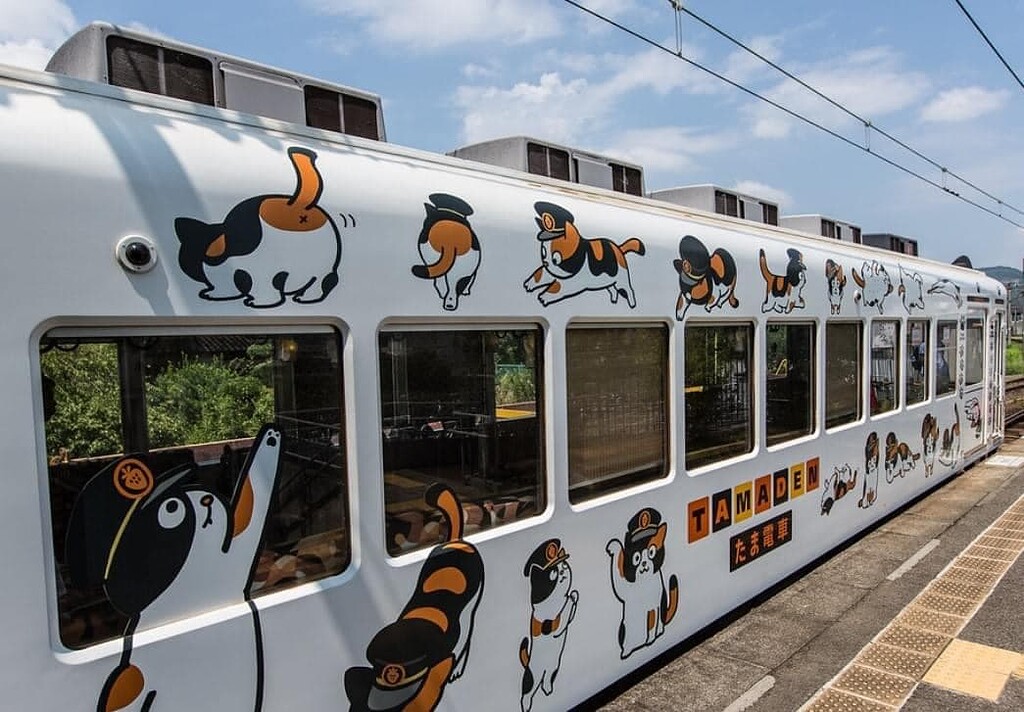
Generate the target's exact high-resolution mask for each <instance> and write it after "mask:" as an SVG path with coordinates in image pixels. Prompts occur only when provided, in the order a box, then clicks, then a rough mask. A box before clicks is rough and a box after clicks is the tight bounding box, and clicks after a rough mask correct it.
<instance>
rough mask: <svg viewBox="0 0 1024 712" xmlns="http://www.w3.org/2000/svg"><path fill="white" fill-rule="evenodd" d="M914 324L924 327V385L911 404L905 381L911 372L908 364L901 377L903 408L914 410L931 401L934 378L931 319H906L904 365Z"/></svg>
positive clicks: (908, 354)
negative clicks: (918, 396)
mask: <svg viewBox="0 0 1024 712" xmlns="http://www.w3.org/2000/svg"><path fill="white" fill-rule="evenodd" d="M914 324H922V325H924V344H925V354H924V384H923V386H922V389H923V393H922V394H921V399H920V400H916V401H913V402H911V400H910V388H909V385H908V380H907V379H908V377H909V376H910V371H911V370H910V368H909V364H906V366H905V367H906V373H905V374H904V376H903V403H904V407H906V408H916V407H917V406H919V405H921V404H923V403H928V402H929V401H930V400H931V399H932V381H933V380H934V379H933V376H934V374H933V370H934V368H933V367H934V365H935V357H934V355H933V353H932V351H933V348H934V344H933V343H932V320H931V319H928V318H908V319H907V321H906V328H905V334H904V337H903V345H904V348H905V349H908V350H907V351H906V352H905V353H904V362H905V363H906V361H907V360H908V359H909V357H910V352H909V346H910V345H909V343H907V341H908V340H909V339H910V335H911V333H912V329H911V327H912V325H914Z"/></svg>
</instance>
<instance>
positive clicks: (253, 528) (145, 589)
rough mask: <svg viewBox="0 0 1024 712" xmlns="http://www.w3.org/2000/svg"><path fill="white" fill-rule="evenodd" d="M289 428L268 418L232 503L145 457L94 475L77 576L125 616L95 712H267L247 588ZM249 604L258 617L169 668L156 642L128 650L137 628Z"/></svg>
mask: <svg viewBox="0 0 1024 712" xmlns="http://www.w3.org/2000/svg"><path fill="white" fill-rule="evenodd" d="M282 449H283V443H282V434H281V432H280V431H279V430H278V429H277V428H275V427H273V426H269V425H268V426H264V427H263V429H262V430H260V432H259V434H258V435H257V436H256V439H255V440H254V445H253V447H252V448H251V449H250V451H249V454H248V457H247V459H246V461H245V464H244V465H243V466H242V470H241V473H240V475H239V478H238V481H237V482H236V484H235V487H234V494H233V495H232V497H231V501H230V502H225V501H223V500H222V499H221V498H220V497H219V496H217V495H216V494H214V493H212V492H209V491H207V490H206V489H205V488H204V487H203V485H201V484H199V483H198V481H197V478H196V474H197V472H196V468H195V466H185V467H179V468H176V469H173V470H171V471H169V472H165V473H162V474H161V475H160V476H159V477H155V476H154V475H153V472H152V470H151V469H150V467H149V465H148V464H147V462H146V460H147V458H146V457H145V456H132V457H122V458H121V459H119V460H117V461H116V462H115V463H114V464H113V465H111V466H110V467H108V468H106V469H104V470H102V471H101V472H99V473H98V474H97V475H96V476H95V477H93V478H92V479H91V480H89V481H88V482H87V483H86V484H85V487H84V488H83V489H82V492H81V493H80V494H79V496H78V498H77V500H76V501H75V505H74V508H73V510H72V513H71V519H70V520H69V528H68V534H67V544H66V550H67V561H68V564H69V566H70V572H71V576H72V579H73V580H74V581H75V582H76V584H77V585H79V586H82V587H97V586H102V588H103V592H104V593H105V594H106V596H107V599H108V600H109V601H110V603H111V605H113V606H114V608H116V609H117V610H119V611H120V612H122V613H123V614H125V615H126V616H128V624H127V627H126V629H125V632H124V638H123V639H122V649H121V658H120V660H119V662H118V664H117V666H116V667H115V668H114V670H113V671H112V672H111V673H110V674H109V676H108V677H107V680H106V682H105V683H104V685H103V687H102V689H101V691H100V694H99V699H98V701H97V704H96V709H97V710H99V712H113V711H114V710H120V709H124V708H126V707H128V706H133V707H134V708H141V709H142V710H154V711H157V710H188V709H195V710H198V709H209V707H210V705H211V704H216V706H217V709H222V710H238V711H239V712H242V711H244V710H256V711H258V710H260V708H261V705H262V698H263V687H262V685H263V640H262V635H261V632H260V631H261V628H260V621H259V613H258V611H257V609H256V607H255V606H254V605H253V604H252V602H251V601H249V590H248V589H249V586H250V583H251V581H252V575H253V570H254V569H255V566H256V558H257V553H258V549H259V543H260V540H261V538H262V536H263V525H264V522H265V521H266V517H267V509H268V507H269V505H270V502H271V500H272V498H273V493H274V488H275V485H276V481H277V475H278V467H279V464H280V455H281V452H282ZM243 602H248V605H249V610H250V617H251V619H252V625H251V626H249V627H248V629H247V630H246V628H245V627H232V628H228V629H226V630H225V631H222V632H220V633H219V634H218V635H216V636H206V637H205V638H204V643H203V647H202V648H201V649H197V650H195V651H194V652H193V654H192V655H185V656H182V657H181V658H180V659H179V660H178V661H176V662H175V665H174V670H173V671H170V670H167V668H166V665H167V660H166V659H164V657H162V656H161V655H160V651H154V647H156V648H159V647H160V646H143V647H141V648H138V649H135V648H134V647H133V641H134V635H135V632H136V631H137V630H140V629H146V628H152V627H154V626H157V625H161V624H164V623H168V622H171V621H175V620H181V619H184V618H187V617H189V616H194V615H196V613H197V612H201V611H205V610H213V609H216V608H221V607H224V606H228V605H232V604H236V603H243Z"/></svg>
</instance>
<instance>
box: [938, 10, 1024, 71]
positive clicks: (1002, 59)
mask: <svg viewBox="0 0 1024 712" xmlns="http://www.w3.org/2000/svg"><path fill="white" fill-rule="evenodd" d="M953 1H954V2H955V3H956V4H957V5H958V6H959V7H960V10H961V11H962V12H963V13H964V15H966V16H967V19H968V20H970V21H971V24H972V25H974V29H976V30H977V31H978V34H979V35H981V37H982V39H984V40H985V42H987V43H988V46H989V47H990V48H991V49H992V51H993V52H995V53H996V56H997V57H999V61H1000V62H1002V63H1003V66H1004V67H1006V71H1008V72H1009V73H1010V74H1012V75H1013V78H1014V79H1016V80H1017V83H1018V84H1020V88H1021V89H1024V82H1022V81H1021V79H1020V77H1019V76H1017V72H1015V71H1013V67H1011V66H1010V63H1009V62H1007V61H1006V59H1005V58H1004V57H1003V55H1002V53H1001V52H1000V51H999V50H998V49H996V46H995V45H994V44H992V40H990V39H989V38H988V35H986V34H985V30H983V29H981V27H980V26H979V25H978V23H977V22H975V21H974V18H973V17H971V13H969V12H967V8H966V7H964V4H963V3H962V2H960V0H953Z"/></svg>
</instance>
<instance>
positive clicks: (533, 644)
mask: <svg viewBox="0 0 1024 712" xmlns="http://www.w3.org/2000/svg"><path fill="white" fill-rule="evenodd" d="M568 558H569V555H568V554H567V553H565V549H563V548H562V543H561V542H560V541H559V540H558V539H548V540H547V541H545V542H544V543H543V544H541V545H540V546H538V547H537V548H536V549H534V551H533V553H532V554H531V555H530V558H529V559H527V561H526V567H525V568H524V569H523V576H526V577H527V578H528V579H530V605H531V606H532V615H531V616H530V635H529V636H528V637H525V638H523V640H522V642H521V643H520V644H519V662H521V663H522V665H523V688H522V691H523V696H522V700H521V701H520V706H521V707H522V710H523V712H530V708H531V707H533V697H534V695H536V694H537V690H543V691H544V694H545V695H550V694H551V693H552V692H554V685H555V678H556V677H557V676H558V668H559V667H560V666H561V664H562V653H563V652H565V640H566V637H567V636H566V633H567V632H568V631H569V624H570V623H572V621H573V618H575V617H576V605H577V603H579V598H580V594H579V591H577V590H576V589H574V588H573V587H572V569H571V568H570V567H569V562H568Z"/></svg>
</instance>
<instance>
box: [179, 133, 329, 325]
mask: <svg viewBox="0 0 1024 712" xmlns="http://www.w3.org/2000/svg"><path fill="white" fill-rule="evenodd" d="M288 158H289V159H290V160H291V162H292V166H293V167H294V169H295V174H296V186H295V192H294V193H293V194H292V195H290V196H288V195H258V196H256V197H254V198H249V199H247V200H243V201H242V202H241V203H239V204H238V205H236V206H235V207H233V208H232V209H231V210H230V211H229V212H228V214H227V217H225V218H224V222H221V223H205V222H202V221H200V220H194V219H192V218H177V219H175V221H174V231H175V233H177V235H178V240H179V241H180V242H181V246H180V248H179V250H178V264H179V266H180V267H181V270H182V271H183V272H184V273H185V274H186V275H188V276H189V277H191V278H192V279H194V280H195V281H197V282H202V283H203V284H205V285H206V286H205V287H204V288H203V289H202V290H201V291H200V292H199V296H200V297H201V298H203V299H208V300H211V301H222V300H232V299H241V300H242V303H243V304H244V305H245V306H247V307H252V308H254V309H268V308H271V307H276V306H280V305H281V304H283V303H284V301H285V299H287V298H288V297H290V298H291V299H292V301H294V302H298V303H300V304H314V303H316V302H321V301H323V300H324V299H326V298H327V295H328V294H330V293H331V290H333V289H334V288H335V287H336V286H337V285H338V265H339V264H340V263H341V236H340V235H339V233H338V228H337V226H336V225H335V224H334V221H333V220H332V219H331V216H330V215H328V214H327V211H325V210H324V209H323V208H321V207H320V206H319V205H317V201H318V200H319V199H320V193H321V192H322V190H323V180H322V178H321V177H320V172H319V171H318V170H317V168H316V154H315V153H314V152H313V151H310V150H308V149H304V148H294V147H293V148H289V149H288Z"/></svg>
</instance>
